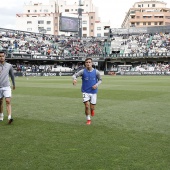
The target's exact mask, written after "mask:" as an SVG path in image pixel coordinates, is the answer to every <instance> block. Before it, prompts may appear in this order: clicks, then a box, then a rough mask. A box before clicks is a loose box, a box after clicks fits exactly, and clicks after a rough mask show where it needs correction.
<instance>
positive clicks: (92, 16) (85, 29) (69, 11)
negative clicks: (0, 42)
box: [16, 0, 110, 37]
mask: <svg viewBox="0 0 170 170" xmlns="http://www.w3.org/2000/svg"><path fill="white" fill-rule="evenodd" d="M79 8H81V9H82V36H83V37H89V36H95V37H96V36H97V35H98V36H100V35H101V36H103V30H104V26H103V23H102V22H101V21H100V17H99V16H98V8H97V7H95V6H94V4H93V2H92V0H84V1H83V2H82V3H81V5H80V4H79V2H75V3H74V4H71V5H70V4H67V3H66V1H65V0H49V3H48V4H42V3H33V2H31V1H30V3H28V4H25V5H24V10H23V13H22V14H16V28H17V29H18V30H23V31H29V32H37V33H46V34H52V35H63V34H64V35H66V36H69V35H70V34H73V33H71V32H61V31H60V26H59V24H60V16H62V15H64V16H68V17H75V18H78V9H79ZM96 23H97V25H100V24H101V26H100V27H101V30H100V31H99V30H95V29H96ZM109 24H110V23H107V25H109ZM75 34H76V33H75Z"/></svg>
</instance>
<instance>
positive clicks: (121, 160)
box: [0, 76, 170, 170]
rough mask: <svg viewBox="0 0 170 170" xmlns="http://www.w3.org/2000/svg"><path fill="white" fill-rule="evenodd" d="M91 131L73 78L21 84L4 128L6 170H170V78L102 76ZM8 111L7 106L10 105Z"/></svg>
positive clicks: (0, 137) (0, 127) (0, 126)
mask: <svg viewBox="0 0 170 170" xmlns="http://www.w3.org/2000/svg"><path fill="white" fill-rule="evenodd" d="M102 79H103V82H102V84H101V85H100V86H99V93H98V101H97V106H96V114H95V116H94V117H93V118H92V124H91V125H90V126H89V125H86V124H85V123H86V118H85V114H84V105H83V103H82V95H81V91H80V88H81V78H79V79H78V84H77V86H73V85H72V78H71V77H28V79H27V78H26V77H16V90H15V91H13V99H12V112H13V118H14V122H13V124H11V125H7V115H6V109H5V108H4V114H5V119H4V121H3V122H0V141H1V144H0V169H3V170H9V169H12V170H26V169H29V170H169V169H170V77H169V76H102ZM4 107H5V105H4Z"/></svg>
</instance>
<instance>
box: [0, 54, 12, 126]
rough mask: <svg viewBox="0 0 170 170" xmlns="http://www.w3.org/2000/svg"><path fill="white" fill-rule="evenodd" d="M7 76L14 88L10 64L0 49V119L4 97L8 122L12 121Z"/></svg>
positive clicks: (2, 115) (2, 117)
mask: <svg viewBox="0 0 170 170" xmlns="http://www.w3.org/2000/svg"><path fill="white" fill-rule="evenodd" d="M9 77H10V78H11V80H12V85H13V90H15V79H14V72H13V68H12V65H11V64H9V63H7V62H5V53H4V51H0V121H3V119H4V114H3V98H5V102H6V108H7V113H8V124H11V123H12V122H13V119H12V117H11V96H12V94H11V93H12V92H11V87H10V81H9Z"/></svg>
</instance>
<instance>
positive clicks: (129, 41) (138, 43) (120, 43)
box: [112, 33, 170, 56]
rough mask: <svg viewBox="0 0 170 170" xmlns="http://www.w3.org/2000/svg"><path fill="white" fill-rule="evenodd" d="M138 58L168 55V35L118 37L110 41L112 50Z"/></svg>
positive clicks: (169, 46)
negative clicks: (138, 56)
mask: <svg viewBox="0 0 170 170" xmlns="http://www.w3.org/2000/svg"><path fill="white" fill-rule="evenodd" d="M114 49H119V51H120V53H122V54H130V55H134V56H135V55H140V56H154V55H155V56H162V55H170V33H156V34H146V33H145V34H138V35H128V36H123V35H119V36H117V37H115V38H114V40H113V41H112V50H113V51H114Z"/></svg>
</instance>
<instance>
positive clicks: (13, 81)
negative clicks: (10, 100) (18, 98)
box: [9, 65, 15, 90]
mask: <svg viewBox="0 0 170 170" xmlns="http://www.w3.org/2000/svg"><path fill="white" fill-rule="evenodd" d="M9 75H10V77H11V81H12V85H13V90H15V76H14V71H13V68H12V65H11V67H10V70H9Z"/></svg>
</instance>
